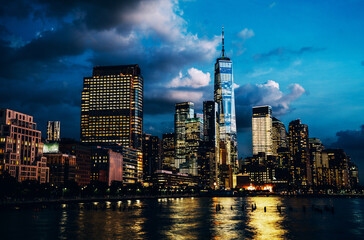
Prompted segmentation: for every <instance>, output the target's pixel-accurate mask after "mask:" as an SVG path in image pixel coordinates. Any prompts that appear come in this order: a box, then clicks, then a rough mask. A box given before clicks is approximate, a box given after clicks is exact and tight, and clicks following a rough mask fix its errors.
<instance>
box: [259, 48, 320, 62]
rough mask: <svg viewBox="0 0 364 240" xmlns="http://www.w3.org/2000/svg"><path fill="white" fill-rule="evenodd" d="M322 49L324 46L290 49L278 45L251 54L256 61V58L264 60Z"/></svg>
mask: <svg viewBox="0 0 364 240" xmlns="http://www.w3.org/2000/svg"><path fill="white" fill-rule="evenodd" d="M324 50H325V48H315V47H302V48H300V49H298V50H292V49H287V48H284V47H280V48H276V49H272V50H270V51H269V52H267V53H260V54H255V55H254V56H253V59H254V60H256V61H258V60H259V61H266V60H269V59H270V58H271V57H280V58H288V56H300V55H302V54H304V53H315V52H320V51H324Z"/></svg>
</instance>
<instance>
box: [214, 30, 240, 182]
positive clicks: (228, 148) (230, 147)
mask: <svg viewBox="0 0 364 240" xmlns="http://www.w3.org/2000/svg"><path fill="white" fill-rule="evenodd" d="M221 52H222V56H221V57H220V58H218V59H216V63H215V83H214V84H215V89H214V100H215V102H216V103H217V105H218V123H219V129H220V140H221V142H220V145H221V150H224V151H222V154H224V155H226V156H221V158H220V159H221V161H220V164H221V165H226V166H228V168H230V170H229V171H230V173H229V174H228V175H229V176H232V173H231V171H233V172H235V170H236V166H237V152H238V151H237V136H236V118H235V95H234V79H233V62H232V61H231V60H230V58H228V57H226V56H225V44H224V27H223V28H222V51H221ZM226 169H227V168H226ZM225 176H226V177H227V174H225ZM226 177H224V179H222V180H221V181H222V182H221V185H225V186H227V185H228V186H229V187H232V180H231V179H230V180H229V182H230V183H227V182H226Z"/></svg>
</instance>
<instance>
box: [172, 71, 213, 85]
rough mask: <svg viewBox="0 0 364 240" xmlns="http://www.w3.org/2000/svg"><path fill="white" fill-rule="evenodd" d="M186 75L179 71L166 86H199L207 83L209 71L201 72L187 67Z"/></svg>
mask: <svg viewBox="0 0 364 240" xmlns="http://www.w3.org/2000/svg"><path fill="white" fill-rule="evenodd" d="M187 72H188V76H185V77H184V76H183V75H182V72H179V76H178V77H175V78H173V79H172V81H171V82H170V83H169V84H168V85H167V86H168V87H172V88H176V87H192V88H199V87H204V86H207V85H209V83H210V81H211V78H210V73H203V72H202V71H201V70H198V69H196V68H190V69H188V71H187Z"/></svg>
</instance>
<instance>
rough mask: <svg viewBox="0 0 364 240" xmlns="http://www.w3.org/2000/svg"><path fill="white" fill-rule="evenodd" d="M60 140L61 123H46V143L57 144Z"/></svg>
mask: <svg viewBox="0 0 364 240" xmlns="http://www.w3.org/2000/svg"><path fill="white" fill-rule="evenodd" d="M60 140H61V122H60V121H48V123H47V141H48V142H58V141H60Z"/></svg>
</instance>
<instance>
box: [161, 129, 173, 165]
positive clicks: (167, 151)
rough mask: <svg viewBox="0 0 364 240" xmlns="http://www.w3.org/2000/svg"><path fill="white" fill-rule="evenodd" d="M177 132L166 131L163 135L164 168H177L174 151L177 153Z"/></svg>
mask: <svg viewBox="0 0 364 240" xmlns="http://www.w3.org/2000/svg"><path fill="white" fill-rule="evenodd" d="M174 140H175V134H174V133H165V134H163V137H162V169H163V170H175V169H176V168H175V167H174V153H175V145H174V144H175V142H174Z"/></svg>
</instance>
